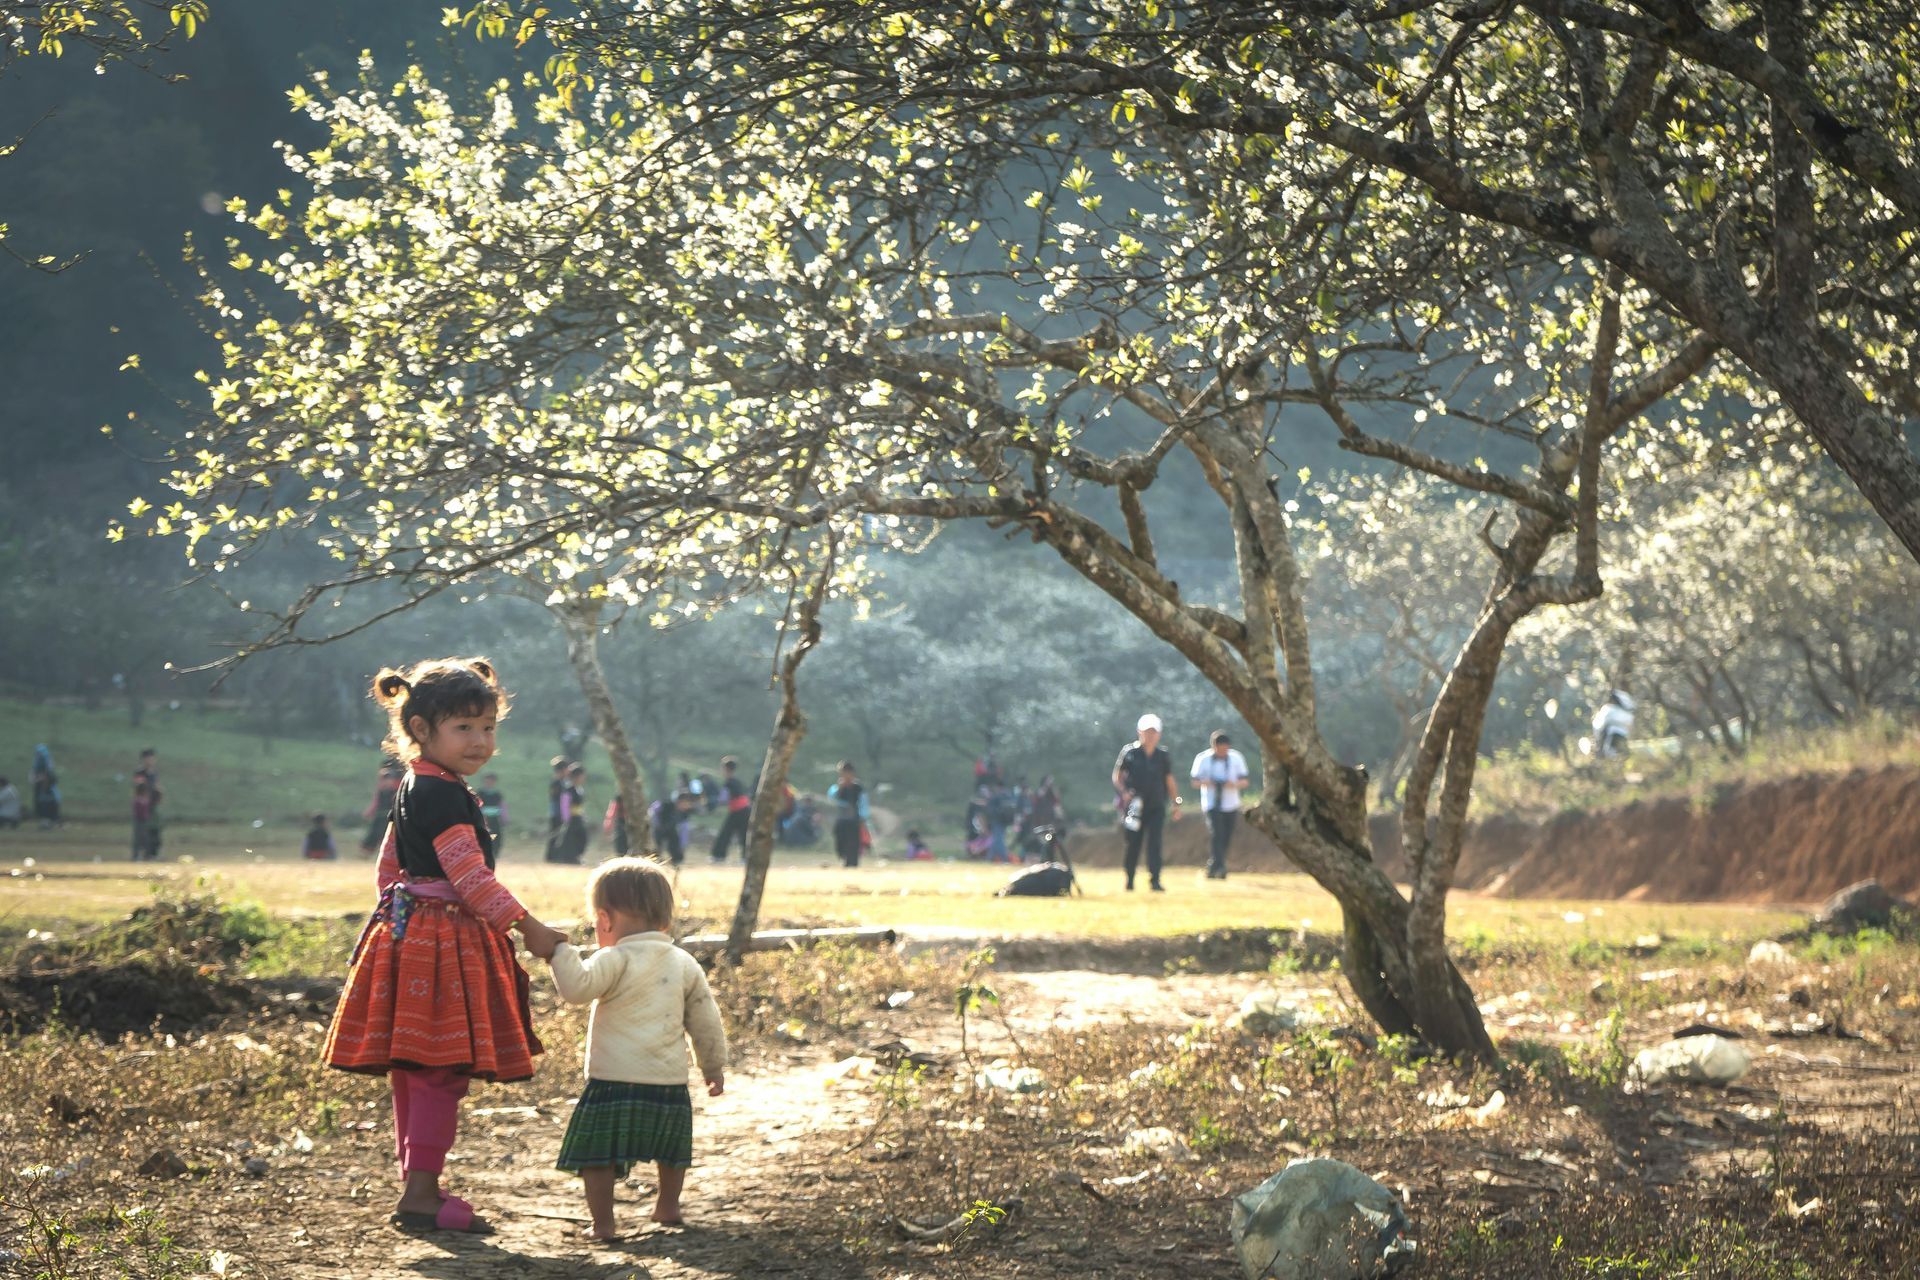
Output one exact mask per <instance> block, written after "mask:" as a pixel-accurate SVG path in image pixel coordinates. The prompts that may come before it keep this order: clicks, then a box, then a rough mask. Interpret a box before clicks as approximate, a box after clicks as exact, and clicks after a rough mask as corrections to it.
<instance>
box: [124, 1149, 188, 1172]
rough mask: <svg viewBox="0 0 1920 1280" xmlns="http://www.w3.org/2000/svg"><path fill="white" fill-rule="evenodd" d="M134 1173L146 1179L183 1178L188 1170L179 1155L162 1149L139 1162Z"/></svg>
mask: <svg viewBox="0 0 1920 1280" xmlns="http://www.w3.org/2000/svg"><path fill="white" fill-rule="evenodd" d="M135 1172H136V1173H138V1174H140V1175H141V1176H142V1177H147V1178H183V1177H185V1176H186V1175H187V1173H188V1172H189V1170H188V1168H187V1162H186V1161H185V1160H182V1159H181V1158H180V1156H179V1153H177V1152H174V1151H169V1150H167V1149H165V1148H162V1149H160V1150H159V1151H156V1152H154V1153H153V1154H152V1155H150V1156H148V1157H147V1158H146V1159H145V1160H143V1161H141V1162H140V1167H139V1168H138V1169H137V1170H135Z"/></svg>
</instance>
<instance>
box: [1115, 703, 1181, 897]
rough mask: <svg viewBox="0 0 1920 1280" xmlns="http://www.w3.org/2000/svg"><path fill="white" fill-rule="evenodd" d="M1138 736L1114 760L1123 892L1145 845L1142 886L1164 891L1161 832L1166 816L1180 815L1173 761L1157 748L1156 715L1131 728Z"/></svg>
mask: <svg viewBox="0 0 1920 1280" xmlns="http://www.w3.org/2000/svg"><path fill="white" fill-rule="evenodd" d="M1135 728H1136V731H1137V732H1138V734H1139V736H1138V737H1136V738H1135V739H1134V740H1133V741H1132V742H1129V743H1128V744H1127V745H1126V746H1124V747H1122V748H1121V749H1120V758H1119V759H1117V760H1115V761H1114V762H1113V789H1114V790H1115V791H1116V792H1117V793H1118V794H1119V796H1120V799H1121V803H1122V806H1123V807H1122V812H1123V814H1124V817H1123V818H1122V826H1124V827H1125V829H1126V843H1127V853H1126V870H1127V891H1128V892H1129V893H1131V892H1132V891H1133V877H1134V872H1135V871H1136V870H1137V869H1138V868H1139V866H1140V854H1141V850H1142V847H1143V846H1144V848H1145V851H1146V855H1147V888H1149V889H1151V890H1152V891H1153V892H1155V893H1162V892H1164V891H1165V890H1164V887H1163V886H1162V885H1161V883H1160V842H1161V836H1162V835H1163V833H1164V832H1165V830H1166V825H1167V814H1168V813H1169V811H1171V813H1172V814H1173V816H1174V818H1175V820H1178V818H1179V816H1180V808H1179V806H1180V784H1179V783H1178V782H1176V781H1175V780H1174V776H1173V759H1172V757H1170V756H1168V755H1167V749H1166V748H1165V747H1163V746H1161V745H1160V717H1159V716H1156V715H1153V714H1151V713H1149V714H1147V715H1144V716H1141V717H1140V722H1139V724H1138V725H1137V726H1135Z"/></svg>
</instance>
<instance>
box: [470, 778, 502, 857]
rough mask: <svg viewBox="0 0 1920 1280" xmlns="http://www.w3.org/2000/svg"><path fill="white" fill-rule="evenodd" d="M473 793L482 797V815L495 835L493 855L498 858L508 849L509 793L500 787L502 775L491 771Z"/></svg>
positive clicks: (491, 834)
mask: <svg viewBox="0 0 1920 1280" xmlns="http://www.w3.org/2000/svg"><path fill="white" fill-rule="evenodd" d="M473 793H474V794H475V795H477V796H479V797H480V816H481V818H482V819H483V820H484V821H485V822H486V824H487V834H488V835H490V836H492V837H493V856H494V857H496V858H498V857H499V856H500V855H501V854H503V853H505V852H506V851H507V793H506V792H504V791H502V790H501V789H500V775H499V774H497V773H489V774H488V775H487V776H486V777H484V778H482V779H481V780H480V785H479V786H478V787H475V788H474V792H473Z"/></svg>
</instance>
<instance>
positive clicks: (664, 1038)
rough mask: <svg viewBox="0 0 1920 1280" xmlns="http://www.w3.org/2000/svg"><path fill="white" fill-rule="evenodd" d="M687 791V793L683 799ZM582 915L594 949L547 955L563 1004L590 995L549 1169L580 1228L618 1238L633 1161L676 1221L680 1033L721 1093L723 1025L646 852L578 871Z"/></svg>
mask: <svg viewBox="0 0 1920 1280" xmlns="http://www.w3.org/2000/svg"><path fill="white" fill-rule="evenodd" d="M689 798H691V797H689ZM587 914H588V915H589V916H590V917H591V918H592V920H593V938H594V943H595V945H597V946H598V947H599V950H597V951H595V952H594V953H593V954H592V955H591V956H589V957H587V958H586V959H585V960H582V959H581V958H580V955H579V953H578V952H576V951H575V950H574V949H573V947H572V946H571V945H570V944H568V943H565V942H562V943H561V944H559V945H558V946H557V947H555V948H554V949H553V953H552V955H551V956H550V957H549V959H548V963H549V966H550V967H551V968H552V970H553V985H554V987H555V989H556V990H558V991H559V993H560V998H561V999H562V1000H565V1001H566V1002H567V1003H569V1004H586V1003H588V1002H589V1001H591V1002H592V1004H593V1013H592V1014H591V1016H590V1018H589V1020H588V1023H587V1064H586V1075H587V1087H586V1089H585V1091H584V1092H582V1093H581V1095H580V1101H579V1104H578V1105H577V1106H575V1107H574V1109H573V1116H572V1118H571V1119H570V1120H569V1121H568V1122H567V1132H566V1136H565V1137H564V1138H562V1139H561V1140H560V1156H559V1159H557V1160H556V1161H555V1162H554V1163H555V1166H556V1167H557V1168H560V1169H564V1170H566V1171H568V1172H570V1173H577V1174H579V1175H580V1181H581V1182H582V1183H583V1184H584V1186H585V1190H586V1197H587V1212H588V1213H589V1214H590V1215H591V1216H592V1219H593V1222H592V1226H591V1227H590V1228H589V1230H588V1234H589V1235H590V1236H592V1237H593V1238H594V1239H596V1240H613V1239H617V1238H618V1233H619V1229H618V1226H617V1224H616V1223H615V1221H614V1216H613V1192H614V1187H615V1185H616V1184H617V1183H618V1182H619V1180H620V1179H623V1178H625V1177H626V1176H627V1171H628V1170H629V1169H631V1168H632V1167H633V1166H634V1165H636V1164H648V1163H651V1164H652V1165H653V1166H654V1174H655V1179H656V1181H655V1185H656V1186H657V1187H658V1189H659V1190H658V1192H657V1194H656V1195H655V1197H654V1203H653V1215H652V1216H653V1220H654V1221H655V1222H659V1223H665V1224H667V1225H675V1224H678V1223H679V1222H680V1221H681V1218H682V1212H681V1206H680V1196H681V1193H682V1191H683V1189H684V1187H685V1185H686V1178H687V1169H688V1167H689V1166H691V1165H692V1164H693V1098H692V1094H691V1093H690V1091H689V1090H688V1088H687V1067H688V1062H687V1041H688V1039H689V1038H691V1039H692V1041H693V1056H694V1060H695V1062H696V1063H697V1064H698V1066H699V1069H700V1078H701V1079H702V1080H704V1081H705V1082H706V1086H707V1095H708V1096H709V1097H719V1096H720V1095H721V1094H722V1093H724V1092H725V1091H726V1069H727V1034H726V1030H725V1028H724V1027H723V1026H722V1025H721V1021H720V1007H719V1006H718V1005H717V1004H715V1003H714V999H713V992H712V991H711V990H710V989H709V988H708V986H707V976H706V973H705V971H704V970H702V969H701V967H700V962H699V961H697V960H695V959H694V958H693V957H692V956H691V955H689V954H687V953H686V952H685V951H682V950H681V949H680V948H679V947H677V946H675V945H674V944H673V940H672V938H671V937H669V936H668V930H670V929H671V928H672V927H673V886H672V885H671V884H670V883H669V882H668V880H667V877H666V875H665V874H664V873H663V872H662V871H661V870H660V868H659V867H658V866H657V865H656V864H655V863H654V862H653V861H651V860H650V859H647V858H614V859H612V860H610V861H607V862H603V863H601V864H600V865H599V866H598V867H596V868H594V871H593V876H592V878H591V879H590V880H588V881H587Z"/></svg>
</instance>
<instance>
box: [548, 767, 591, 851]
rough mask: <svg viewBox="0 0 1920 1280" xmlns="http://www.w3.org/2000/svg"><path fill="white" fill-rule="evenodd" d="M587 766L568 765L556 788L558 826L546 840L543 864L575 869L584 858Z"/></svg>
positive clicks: (585, 847) (585, 848)
mask: <svg viewBox="0 0 1920 1280" xmlns="http://www.w3.org/2000/svg"><path fill="white" fill-rule="evenodd" d="M586 804H587V766H585V765H583V764H577V763H576V764H570V765H568V766H567V775H566V779H565V781H564V783H563V784H562V785H561V788H560V825H559V826H557V827H555V828H554V829H553V831H552V833H551V834H550V835H548V837H547V861H548V862H561V863H565V864H566V865H568V866H572V867H577V866H579V865H580V860H581V859H582V858H585V857H586V856H587V814H586Z"/></svg>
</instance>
